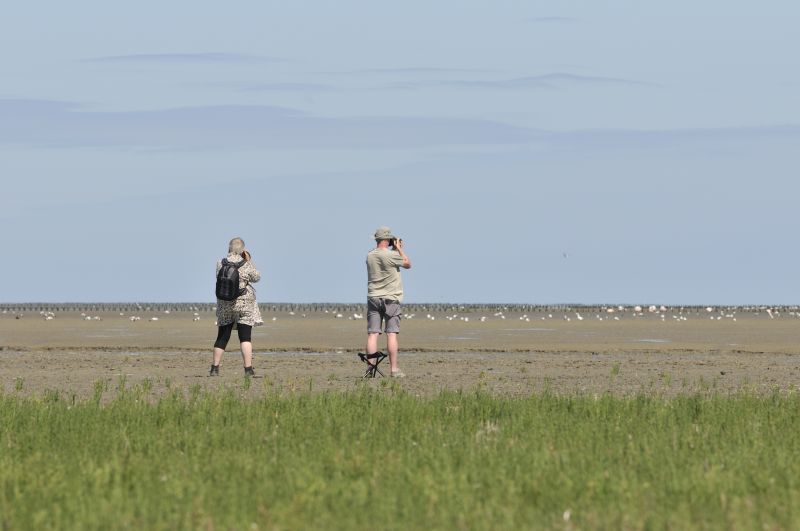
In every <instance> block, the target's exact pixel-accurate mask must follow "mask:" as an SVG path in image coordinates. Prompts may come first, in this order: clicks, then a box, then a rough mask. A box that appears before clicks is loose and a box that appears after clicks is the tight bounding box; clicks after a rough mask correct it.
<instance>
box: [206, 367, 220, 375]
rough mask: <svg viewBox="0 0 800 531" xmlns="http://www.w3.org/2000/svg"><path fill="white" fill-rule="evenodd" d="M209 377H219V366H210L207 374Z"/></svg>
mask: <svg viewBox="0 0 800 531" xmlns="http://www.w3.org/2000/svg"><path fill="white" fill-rule="evenodd" d="M208 375H209V376H219V365H212V366H211V371H210V372H209V373H208Z"/></svg>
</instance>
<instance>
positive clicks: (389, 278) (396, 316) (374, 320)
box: [367, 227, 411, 378]
mask: <svg viewBox="0 0 800 531" xmlns="http://www.w3.org/2000/svg"><path fill="white" fill-rule="evenodd" d="M375 243H376V247H375V249H373V250H372V251H370V252H369V254H367V354H375V353H376V352H377V351H378V336H379V335H381V332H382V331H384V332H386V349H387V350H388V351H389V364H390V365H391V375H392V377H394V378H403V377H405V374H403V371H401V370H400V368H399V367H398V366H397V351H398V347H399V346H398V343H397V334H399V333H400V317H401V315H402V310H401V308H400V303H402V302H403V280H402V279H401V278H400V268H401V267H402V268H403V269H411V260H409V259H408V256H406V253H405V251H403V240H401V239H400V238H397V237H396V236H394V235H393V234H392V230H391V229H390V228H389V227H378V229H377V230H376V231H375Z"/></svg>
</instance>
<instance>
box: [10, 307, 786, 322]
mask: <svg viewBox="0 0 800 531" xmlns="http://www.w3.org/2000/svg"><path fill="white" fill-rule="evenodd" d="M194 309H195V310H197V308H194ZM784 309H785V310H786V314H788V316H789V317H794V318H800V308H796V309H795V310H794V311H793V310H792V309H791V308H784ZM212 310H216V308H212ZM675 310H676V309H674V308H673V309H669V308H667V307H666V306H656V305H650V306H648V307H643V306H631V307H625V306H609V307H602V308H599V311H595V312H592V313H594V314H595V315H594V319H595V320H598V321H605V320H611V321H620V320H622V318H623V317H626V316H630V317H631V318H642V317H645V316H647V315H651V316H653V317H656V318H660V319H661V321H666V320H667V318H668V314H671V315H670V317H671V319H672V320H673V321H688V320H689V316H690V314H692V313H694V316H695V317H700V316H702V314H703V313H705V315H706V316H707V317H708V319H710V320H712V321H714V320H716V321H721V320H723V319H727V320H730V321H736V316H737V314H741V313H750V314H752V315H754V316H758V315H761V314H762V313H763V314H766V315H767V316H768V317H769V318H770V319H776V318H780V317H781V310H780V309H778V308H774V307H719V308H715V307H713V306H707V307H705V308H702V309H700V310H697V309H695V311H694V312H688V311H687V312H684V310H683V308H680V309H678V310H677V312H676V311H675ZM8 313H9V311H8V310H3V311H2V314H4V315H5V314H8ZM10 313H11V314H12V315H13V316H14V317H15V318H16V319H21V318H22V317H24V314H23V313H17V312H10ZM163 313H164V314H165V315H169V314H170V313H171V311H170V310H163ZM324 313H325V314H330V315H331V316H332V317H333V318H335V319H344V314H342V313H341V312H338V311H335V310H333V311H331V310H328V309H325V310H324ZM559 313H560V315H557V316H554V313H553V312H548V313H547V314H546V315H544V316H541V317H539V319H540V320H542V321H547V320H549V319H560V320H563V321H568V322H570V321H572V320H573V319H574V320H576V321H584V320H585V319H587V315H584V314H582V313H581V312H580V311H576V310H573V311H569V312H567V311H565V312H559ZM584 313H588V312H586V310H585V309H584ZM119 315H120V317H126V314H125V312H119ZM288 315H289V316H290V317H294V316H296V315H297V314H296V312H294V311H290V312H288ZM39 316H40V317H41V318H42V319H44V320H45V321H52V320H54V319H55V318H56V314H55V312H53V311H49V310H47V311H46V310H42V311H40V312H39ZM80 316H81V318H82V319H83V320H85V321H102V320H103V318H102V317H100V316H99V315H94V316H92V315H89V314H87V313H85V312H81V314H80ZM306 316H307V314H305V313H302V314H300V317H301V318H305V317H306ZM415 316H416V314H414V313H411V314H407V315H404V316H403V318H404V319H406V320H408V319H413V318H414V317H415ZM192 317H193V319H192V320H193V321H195V322H197V321H200V313H199V312H198V311H194V312H193V315H192ZM436 317H437V316H436V315H433V314H431V313H428V314H427V315H426V316H425V318H426V319H427V320H429V321H435V320H436ZM440 317H443V318H444V319H446V320H448V321H462V322H465V323H468V322H470V320H471V319H473V320H477V321H479V322H481V323H484V322H486V321H488V320H490V319H501V320H502V319H506V318H507V316H506V314H505V312H504V311H502V310H500V311H496V312H494V313H493V314H491V315H490V316H486V315H481V316H480V317H476V316H475V315H472V316H470V315H459V313H458V312H456V313H452V314H450V313H447V314H445V315H443V316H440ZM531 318H532V317H531V316H530V315H528V314H527V313H524V314H522V315H521V316H519V320H520V321H524V322H531ZM533 318H534V319H535V318H536V317H533ZM347 319H348V320H351V321H353V320H361V319H364V314H363V313H360V312H354V313H353V314H352V315H349V316H348V317H347ZM128 320H130V321H131V322H137V321H141V320H142V317H141V316H138V315H131V316H128ZM147 320H148V321H150V322H155V321H158V320H159V317H157V316H152V317H150V318H148V319H147ZM277 320H278V318H277V317H272V321H277Z"/></svg>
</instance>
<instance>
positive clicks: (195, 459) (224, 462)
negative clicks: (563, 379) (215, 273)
mask: <svg viewBox="0 0 800 531" xmlns="http://www.w3.org/2000/svg"><path fill="white" fill-rule="evenodd" d="M95 391H96V393H95V397H94V399H91V400H85V401H80V400H76V399H75V398H74V397H70V396H64V395H60V394H58V393H52V392H51V393H46V394H45V395H44V396H42V397H40V398H23V397H21V396H18V395H17V394H16V393H14V394H6V395H0V427H1V428H0V429H2V432H0V528H2V529H143V528H146V529H256V528H258V529H321V528H325V529H519V528H525V529H530V528H534V529H536V528H545V529H546V528H556V529H564V528H580V529H591V528H613V529H620V528H626V529H639V528H649V529H652V528H673V529H687V528H709V529H720V528H739V529H748V528H762V527H763V526H766V527H769V528H783V529H790V528H795V529H796V528H798V527H800V512H798V511H800V479H798V478H800V465H798V460H797V459H798V456H800V430H798V427H800V426H799V425H798V421H800V399H799V398H798V397H797V395H779V394H775V395H772V396H757V395H751V394H739V395H734V396H699V395H698V396H679V397H676V398H661V397H650V396H636V397H630V398H620V397H612V396H601V397H592V396H556V395H553V394H549V393H544V394H537V395H534V396H531V397H529V398H523V399H520V398H502V397H497V396H491V395H488V394H485V393H482V392H469V393H443V394H440V395H438V396H435V397H422V398H421V397H416V396H413V395H411V394H407V393H405V392H403V391H402V389H400V388H394V389H384V390H383V391H373V390H370V389H368V388H363V389H355V390H353V391H351V392H345V393H307V392H296V393H277V392H273V393H267V394H266V395H264V396H262V397H261V398H257V399H249V398H244V397H243V394H244V393H245V391H244V390H243V389H235V390H233V389H229V390H225V391H219V392H205V391H201V390H200V389H199V388H194V389H192V390H191V391H190V392H188V393H184V392H181V391H179V390H172V391H171V392H169V393H167V394H166V395H162V396H160V397H156V396H154V395H153V394H152V391H151V389H150V387H149V386H147V385H145V386H139V387H137V388H134V389H129V390H126V389H124V388H122V389H121V390H119V391H118V392H117V393H116V394H115V396H114V397H113V398H112V399H111V400H110V401H107V400H103V399H102V398H103V396H104V395H105V394H108V391H107V390H106V389H105V387H104V385H103V384H98V386H97V387H96V390H95Z"/></svg>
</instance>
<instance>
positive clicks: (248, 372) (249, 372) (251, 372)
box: [244, 367, 256, 376]
mask: <svg viewBox="0 0 800 531" xmlns="http://www.w3.org/2000/svg"><path fill="white" fill-rule="evenodd" d="M244 375H245V376H255V375H256V371H254V370H253V367H245V368H244Z"/></svg>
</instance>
